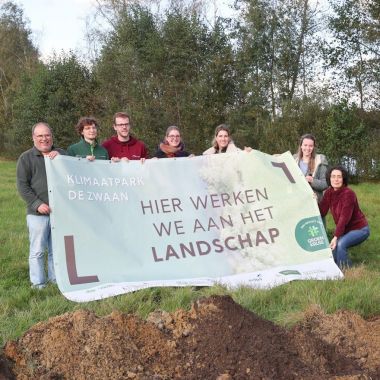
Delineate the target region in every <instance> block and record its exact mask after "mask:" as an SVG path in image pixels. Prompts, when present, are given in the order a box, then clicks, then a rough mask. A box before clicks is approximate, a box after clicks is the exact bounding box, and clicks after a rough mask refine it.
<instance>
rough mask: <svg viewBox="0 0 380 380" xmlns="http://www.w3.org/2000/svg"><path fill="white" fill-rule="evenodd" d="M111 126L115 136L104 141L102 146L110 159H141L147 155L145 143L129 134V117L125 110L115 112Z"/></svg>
mask: <svg viewBox="0 0 380 380" xmlns="http://www.w3.org/2000/svg"><path fill="white" fill-rule="evenodd" d="M113 128H114V130H115V131H116V136H112V137H111V138H110V139H109V140H106V141H104V143H103V147H104V148H106V149H107V151H108V155H109V157H110V158H111V160H112V161H114V162H118V161H120V160H123V161H128V160H142V161H144V160H145V159H146V158H147V157H148V151H147V149H146V147H145V144H144V143H143V142H142V141H140V140H137V139H136V138H135V137H133V136H132V135H131V134H130V129H131V122H130V117H129V115H128V114H127V113H125V112H117V113H115V115H114V117H113Z"/></svg>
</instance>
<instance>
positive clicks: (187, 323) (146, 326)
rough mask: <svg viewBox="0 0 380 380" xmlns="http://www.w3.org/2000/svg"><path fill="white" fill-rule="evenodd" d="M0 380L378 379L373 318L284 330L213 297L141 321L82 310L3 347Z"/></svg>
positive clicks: (315, 311) (379, 335) (378, 341)
mask: <svg viewBox="0 0 380 380" xmlns="http://www.w3.org/2000/svg"><path fill="white" fill-rule="evenodd" d="M5 379H7V380H8V379H22V380H24V379H42V380H48V379H49V380H53V379H56V380H58V379H68V380H76V379H77V380H82V379H86V380H87V379H91V380H97V379H101V380H104V379H137V380H148V379H149V380H164V379H189V380H190V379H202V380H204V379H215V380H231V379H239V380H240V379H242V380H243V379H276V380H282V379H284V380H290V379H308V380H313V379H335V380H361V379H380V318H374V319H373V320H370V321H365V320H363V319H362V318H361V317H360V316H358V315H356V314H354V313H352V312H348V311H339V312H337V313H335V314H333V315H326V314H324V313H323V312H322V311H321V310H320V309H319V308H317V307H313V308H311V309H310V310H308V311H307V313H306V314H305V318H304V319H303V321H302V322H301V323H299V324H297V325H296V326H295V327H294V328H292V329H290V330H287V329H284V328H282V327H279V326H277V325H275V324H273V323H272V322H270V321H267V320H264V319H262V318H259V317H258V316H257V315H255V314H254V313H251V312H249V311H247V310H246V309H244V308H243V307H241V306H240V305H238V304H237V303H235V302H234V301H233V300H232V299H231V298H230V297H216V296H215V297H210V298H204V299H201V300H199V301H197V302H196V303H194V304H193V305H192V308H191V310H190V311H183V310H177V311H176V312H174V313H167V312H161V311H156V312H154V313H152V314H151V315H150V316H149V317H148V319H147V320H146V321H144V320H142V319H140V318H138V317H136V316H134V315H130V314H122V313H120V312H113V313H112V314H110V315H108V316H106V317H97V316H96V315H95V314H93V313H91V312H89V311H83V310H82V311H76V312H73V313H67V314H64V315H62V316H58V317H54V318H51V319H49V320H48V321H47V322H41V323H38V324H37V325H35V326H33V327H32V328H31V329H30V330H28V331H27V332H26V333H25V334H24V335H23V336H22V337H21V338H20V339H18V340H16V341H10V342H8V343H7V344H6V345H5V347H4V349H3V355H2V356H1V357H0V380H5Z"/></svg>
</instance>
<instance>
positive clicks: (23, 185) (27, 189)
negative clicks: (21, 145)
mask: <svg viewBox="0 0 380 380" xmlns="http://www.w3.org/2000/svg"><path fill="white" fill-rule="evenodd" d="M52 150H56V151H58V152H59V153H60V154H66V152H65V151H64V150H63V149H59V148H54V147H52ZM16 181H17V189H18V192H19V193H20V195H21V197H22V199H24V201H25V202H26V205H27V213H28V214H31V215H41V214H39V213H38V212H37V209H38V207H40V206H41V205H42V203H46V204H49V196H48V186H47V179H46V169H45V159H44V155H43V154H42V153H41V152H40V151H39V150H38V149H37V148H36V147H33V148H31V149H29V150H27V151H26V152H24V153H22V154H21V156H20V157H19V159H18V161H17V169H16Z"/></svg>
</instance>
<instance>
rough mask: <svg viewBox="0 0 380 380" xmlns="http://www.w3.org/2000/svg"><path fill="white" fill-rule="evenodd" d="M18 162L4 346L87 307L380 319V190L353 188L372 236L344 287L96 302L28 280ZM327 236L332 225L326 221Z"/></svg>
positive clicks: (1, 197)
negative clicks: (208, 304) (206, 307)
mask: <svg viewBox="0 0 380 380" xmlns="http://www.w3.org/2000/svg"><path fill="white" fill-rule="evenodd" d="M15 170H16V164H15V162H13V161H1V160H0V206H1V208H0V210H1V214H0V271H1V274H0V346H2V345H3V344H4V343H5V342H6V341H8V340H10V339H15V338H17V337H19V336H21V335H22V334H23V333H24V332H25V331H26V330H27V329H28V328H29V327H31V326H32V325H33V324H35V323H37V322H40V321H44V320H47V319H48V318H50V317H52V316H55V315H60V314H63V313H65V312H69V311H74V310H78V309H84V308H85V309H89V310H92V311H94V312H96V314H97V315H106V314H109V313H110V312H111V311H112V310H115V309H117V310H120V311H122V312H127V313H135V314H138V315H140V316H142V317H146V316H147V315H148V314H149V312H151V311H153V310H155V309H162V310H166V311H174V310H175V309H177V308H185V309H188V308H189V307H190V304H191V302H192V301H194V300H196V299H198V298H199V297H203V296H209V295H212V294H219V295H222V294H229V295H231V296H232V297H233V298H234V299H235V300H236V301H237V302H238V303H240V304H241V305H243V306H244V307H246V308H247V309H249V310H251V311H253V312H255V313H256V314H258V315H260V316H261V317H263V318H266V319H269V320H272V321H274V322H276V323H278V324H280V325H283V326H291V325H293V324H294V323H296V322H297V321H299V320H300V319H301V318H302V316H303V313H304V312H305V311H306V310H307V309H308V308H309V307H310V306H311V305H318V306H319V307H321V308H322V309H323V310H324V311H325V312H327V313H333V312H335V311H336V310H338V309H349V310H352V311H355V312H357V313H359V314H360V315H362V316H363V317H371V316H374V315H379V314H380V252H379V251H380V250H379V247H380V197H379V196H378V193H379V190H380V185H378V184H373V183H364V184H360V185H355V186H352V188H353V189H354V190H355V192H356V193H357V195H358V198H359V203H360V206H361V208H362V210H363V211H364V213H365V214H366V216H367V217H368V220H369V224H370V228H371V236H370V238H369V239H368V240H367V241H366V242H364V243H363V244H361V245H359V246H357V247H354V248H352V249H350V255H351V258H352V260H353V262H354V264H355V267H354V268H353V269H351V270H348V271H346V273H345V274H346V275H345V278H344V279H343V280H339V281H294V282H291V283H288V284H285V285H282V286H279V287H276V288H274V289H271V290H254V289H250V288H240V289H238V290H235V291H228V290H226V289H225V288H223V287H219V286H215V287H204V288H192V287H187V288H153V289H144V290H140V291H137V292H134V293H130V294H125V295H121V296H116V297H111V298H107V299H104V300H101V301H94V302H90V303H82V304H78V303H74V302H71V301H69V300H67V299H65V298H64V297H63V296H62V295H61V293H60V292H59V290H58V288H57V287H56V286H53V285H49V286H48V287H47V288H46V289H44V290H42V291H37V290H32V289H31V288H30V284H29V276H28V236H27V229H26V221H25V205H24V203H23V201H22V200H21V199H20V198H19V196H18V193H17V190H16V185H15ZM327 230H328V232H329V233H331V232H332V231H333V223H332V220H331V218H330V217H328V218H327Z"/></svg>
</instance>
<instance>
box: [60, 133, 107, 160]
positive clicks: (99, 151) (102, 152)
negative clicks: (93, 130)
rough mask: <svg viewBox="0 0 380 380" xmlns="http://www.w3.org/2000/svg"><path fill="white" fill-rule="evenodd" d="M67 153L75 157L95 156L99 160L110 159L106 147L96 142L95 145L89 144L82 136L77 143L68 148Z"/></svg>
mask: <svg viewBox="0 0 380 380" xmlns="http://www.w3.org/2000/svg"><path fill="white" fill-rule="evenodd" d="M67 154H68V155H69V156H74V157H82V158H85V157H87V156H95V158H96V159H98V160H108V159H109V157H108V152H107V150H106V149H105V148H103V147H102V146H101V145H99V144H98V142H97V141H96V142H95V145H91V144H89V143H88V142H87V141H86V140H85V139H83V138H81V139H80V141H79V142H77V143H76V144H73V145H70V146H69V147H68V148H67Z"/></svg>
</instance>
